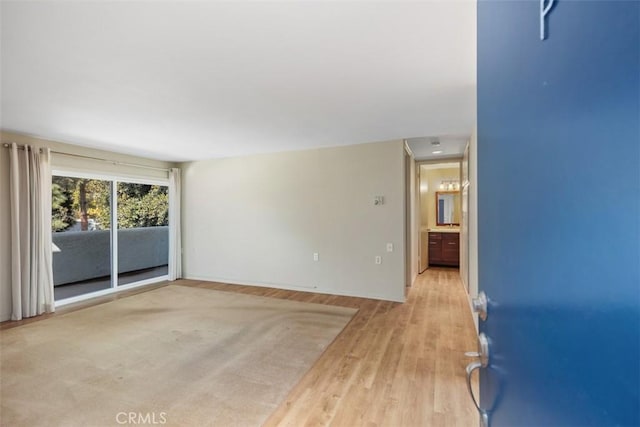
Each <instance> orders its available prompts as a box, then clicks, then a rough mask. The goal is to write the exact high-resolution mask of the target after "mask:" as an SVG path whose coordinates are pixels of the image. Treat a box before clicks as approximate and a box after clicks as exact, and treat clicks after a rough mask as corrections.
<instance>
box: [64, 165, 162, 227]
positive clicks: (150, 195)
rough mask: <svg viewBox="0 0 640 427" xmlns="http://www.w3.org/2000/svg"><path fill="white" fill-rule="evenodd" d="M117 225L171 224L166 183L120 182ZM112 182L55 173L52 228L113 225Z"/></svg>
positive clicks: (148, 225) (145, 225)
mask: <svg viewBox="0 0 640 427" xmlns="http://www.w3.org/2000/svg"><path fill="white" fill-rule="evenodd" d="M117 194H118V227H119V228H134V227H155V226H163V225H168V224H169V195H168V192H167V187H166V186H159V185H147V184H133V183H126V182H119V183H118V191H117ZM110 200H111V182H110V181H102V180H95V179H81V178H68V177H60V176H54V177H53V184H52V204H51V211H52V212H51V213H52V223H51V225H52V229H53V231H64V230H69V229H71V228H73V227H74V225H75V224H76V223H80V224H82V222H83V218H84V219H85V220H86V221H87V222H90V223H91V224H90V225H89V226H87V225H86V224H85V225H84V227H87V229H96V230H106V229H109V228H111V202H110ZM76 227H77V226H76Z"/></svg>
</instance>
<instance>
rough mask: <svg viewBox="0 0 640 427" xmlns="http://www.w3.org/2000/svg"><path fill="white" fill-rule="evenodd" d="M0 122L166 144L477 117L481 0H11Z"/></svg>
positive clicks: (457, 129)
mask: <svg viewBox="0 0 640 427" xmlns="http://www.w3.org/2000/svg"><path fill="white" fill-rule="evenodd" d="M1 7H2V17H1V24H2V28H1V32H0V37H1V39H2V40H1V48H2V51H1V55H2V58H1V59H2V64H1V72H2V76H1V84H2V87H1V88H2V105H1V107H2V117H1V122H0V125H1V126H2V128H3V129H5V130H12V131H17V132H24V133H28V134H32V135H37V136H41V137H45V138H50V139H56V140H60V141H66V142H72V143H75V144H79V145H86V146H91V147H97V148H104V149H109V150H112V151H117V152H123V153H129V154H138V155H143V156H146V157H150V158H156V159H163V160H174V161H181V160H193V159H202V158H213V157H226V156H235V155H244V154H250V153H258V152H272V151H283V150H291V149H304V148H312V147H322V146H337V145H346V144H355V143H364V142H372V141H381V140H389V139H400V138H406V137H411V136H424V135H468V134H469V133H470V131H471V128H472V126H473V122H474V119H475V62H476V52H475V46H476V43H475V25H476V23H475V16H476V12H475V9H476V5H475V1H471V0H470V1H428V2H427V1H425V2H402V1H396V2H310V1H305V2H291V1H289V2H278V3H275V2H245V1H235V2H190V1H181V2H116V1H100V2H83V1H72V2H59V1H55V2H54V1H48V2H34V1H24V2H10V1H2V3H1Z"/></svg>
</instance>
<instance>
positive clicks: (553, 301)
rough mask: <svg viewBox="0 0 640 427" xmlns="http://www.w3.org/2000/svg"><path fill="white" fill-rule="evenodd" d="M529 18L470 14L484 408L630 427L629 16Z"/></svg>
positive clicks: (582, 13)
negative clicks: (473, 24)
mask: <svg viewBox="0 0 640 427" xmlns="http://www.w3.org/2000/svg"><path fill="white" fill-rule="evenodd" d="M547 1H548V0H547ZM546 4H547V2H545V3H544V5H546ZM540 8H541V5H540V2H539V1H485V0H480V1H479V3H478V29H477V31H478V213H479V218H478V219H479V228H478V230H479V286H480V290H483V291H484V292H485V293H486V294H487V296H488V298H489V309H488V317H487V319H486V321H483V322H480V330H481V332H483V333H484V334H486V336H487V337H488V339H489V345H490V359H489V366H488V367H487V368H484V369H480V370H479V371H480V393H481V399H480V400H481V402H480V406H481V407H483V408H485V409H488V410H489V415H490V420H491V426H493V427H506V426H509V427H513V426H536V427H539V426H598V427H601V426H639V425H640V395H639V389H640V269H639V265H640V248H639V242H640V226H639V223H640V208H639V206H640V2H639V1H635V0H634V1H568V0H567V1H564V0H557V1H556V2H555V5H553V8H552V9H551V10H550V12H549V13H548V14H547V16H546V19H545V21H546V36H547V38H546V40H541V39H540Z"/></svg>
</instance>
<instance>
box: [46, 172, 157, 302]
mask: <svg viewBox="0 0 640 427" xmlns="http://www.w3.org/2000/svg"><path fill="white" fill-rule="evenodd" d="M51 208H52V212H51V213H52V218H51V224H52V237H53V244H54V247H53V252H54V253H53V280H54V295H55V299H56V301H60V300H64V299H68V298H74V299H79V297H80V296H82V295H87V294H92V295H94V294H96V293H97V294H102V293H108V292H109V290H112V289H114V288H117V287H118V286H124V285H129V286H134V285H138V284H144V283H148V282H153V281H158V280H162V279H163V278H166V276H167V264H168V258H169V256H168V249H169V241H168V239H169V230H168V226H169V220H168V212H169V196H168V187H167V185H166V183H163V182H144V181H140V182H125V181H124V180H122V181H119V180H117V179H115V178H108V179H104V177H93V176H91V175H86V174H83V175H72V174H68V175H67V174H63V173H58V174H55V175H54V176H53V181H52V206H51ZM114 230H117V233H115V232H114Z"/></svg>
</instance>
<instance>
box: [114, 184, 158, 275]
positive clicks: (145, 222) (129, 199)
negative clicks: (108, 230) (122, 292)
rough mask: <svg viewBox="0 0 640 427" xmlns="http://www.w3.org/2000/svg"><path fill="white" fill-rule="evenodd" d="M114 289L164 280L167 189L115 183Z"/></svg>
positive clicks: (156, 186) (155, 186)
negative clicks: (116, 201) (116, 253)
mask: <svg viewBox="0 0 640 427" xmlns="http://www.w3.org/2000/svg"><path fill="white" fill-rule="evenodd" d="M117 188H118V285H120V286H121V285H127V284H130V283H135V282H139V281H141V280H148V279H152V278H156V277H159V276H166V275H167V273H168V263H169V194H168V193H169V192H168V187H167V186H162V185H149V184H135V183H130V182H118V183H117Z"/></svg>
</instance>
